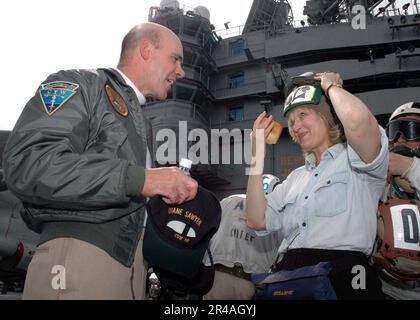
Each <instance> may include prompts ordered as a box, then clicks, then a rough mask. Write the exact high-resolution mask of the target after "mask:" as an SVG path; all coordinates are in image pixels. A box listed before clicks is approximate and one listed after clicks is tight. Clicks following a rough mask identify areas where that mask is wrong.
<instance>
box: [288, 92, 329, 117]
mask: <svg viewBox="0 0 420 320" xmlns="http://www.w3.org/2000/svg"><path fill="white" fill-rule="evenodd" d="M321 97H322V89H321V87H320V86H312V85H305V86H300V87H296V88H295V89H293V91H292V92H290V94H289V95H288V96H287V98H286V100H285V102H284V108H283V116H284V117H286V114H287V113H288V112H289V111H290V110H293V109H295V108H297V107H302V106H308V105H318V104H319V103H320V102H321Z"/></svg>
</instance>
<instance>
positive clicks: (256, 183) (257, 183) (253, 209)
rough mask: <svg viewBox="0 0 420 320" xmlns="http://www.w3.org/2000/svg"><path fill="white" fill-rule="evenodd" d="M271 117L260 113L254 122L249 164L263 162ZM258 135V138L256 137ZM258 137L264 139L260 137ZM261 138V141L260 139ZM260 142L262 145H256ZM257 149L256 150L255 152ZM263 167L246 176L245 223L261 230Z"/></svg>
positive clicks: (271, 123) (262, 217)
mask: <svg viewBox="0 0 420 320" xmlns="http://www.w3.org/2000/svg"><path fill="white" fill-rule="evenodd" d="M273 125H274V124H273V118H272V116H270V117H268V118H267V117H265V112H263V113H261V114H260V115H259V116H258V117H257V119H256V120H255V122H254V127H253V129H252V136H251V142H252V162H251V165H256V164H258V163H262V164H264V158H265V139H266V138H267V136H268V134H269V133H270V131H271V130H272V129H273ZM259 129H260V130H264V136H262V135H259V132H261V131H259ZM257 137H259V139H257ZM260 137H261V138H262V137H263V138H264V139H260ZM260 140H263V141H260ZM257 141H258V143H262V145H257ZM257 151H258V152H257ZM263 169H264V168H258V170H255V172H254V173H256V174H250V175H249V177H248V186H247V190H246V215H247V225H248V227H250V228H251V229H255V230H263V229H265V209H266V207H267V201H266V199H265V195H264V191H263V188H262V185H263V179H262V172H263V171H264V170H263Z"/></svg>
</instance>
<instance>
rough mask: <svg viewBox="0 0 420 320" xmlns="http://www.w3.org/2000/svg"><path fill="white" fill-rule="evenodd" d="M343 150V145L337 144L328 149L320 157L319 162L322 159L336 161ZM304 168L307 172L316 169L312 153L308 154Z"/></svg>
mask: <svg viewBox="0 0 420 320" xmlns="http://www.w3.org/2000/svg"><path fill="white" fill-rule="evenodd" d="M344 149H345V147H344V144H343V143H337V144H335V145H333V146H331V147H329V148H328V149H327V150H325V152H324V153H323V154H322V156H321V161H322V160H323V159H336V158H337V157H338V156H339V154H340V153H341V152H342V151H343V150H344ZM305 167H306V169H307V170H313V169H314V168H315V167H316V158H315V155H314V154H313V153H310V154H308V155H307V156H306V158H305Z"/></svg>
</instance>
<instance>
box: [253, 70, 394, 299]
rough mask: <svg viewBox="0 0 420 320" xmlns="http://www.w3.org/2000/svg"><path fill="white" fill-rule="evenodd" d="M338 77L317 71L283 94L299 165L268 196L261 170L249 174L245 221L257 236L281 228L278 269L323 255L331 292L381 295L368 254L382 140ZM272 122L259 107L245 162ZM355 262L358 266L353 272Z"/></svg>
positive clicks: (384, 162)
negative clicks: (299, 155)
mask: <svg viewBox="0 0 420 320" xmlns="http://www.w3.org/2000/svg"><path fill="white" fill-rule="evenodd" d="M342 84H343V81H342V79H341V76H340V75H339V74H337V73H333V72H324V73H317V74H315V75H314V76H313V81H312V82H311V83H310V84H305V85H300V86H298V87H296V88H295V89H294V90H293V91H292V92H291V93H290V94H289V95H288V97H287V99H286V100H285V103H284V111H283V115H284V117H285V118H286V119H287V123H288V129H289V133H290V135H291V137H292V139H293V140H294V141H295V142H296V143H298V144H299V145H300V147H301V149H302V151H303V153H304V156H305V164H304V166H302V167H299V168H297V169H295V170H294V171H292V172H291V173H290V174H289V176H288V177H287V178H286V180H284V181H283V182H282V183H281V184H280V185H278V186H277V187H276V189H275V190H274V192H272V193H271V194H268V195H264V192H262V191H261V190H260V188H259V186H260V184H261V183H262V176H261V175H258V174H255V175H250V176H249V178H248V187H247V197H246V208H247V222H248V226H249V227H250V228H252V229H255V230H257V234H259V235H265V234H267V233H270V232H278V231H280V233H281V234H282V235H283V237H284V241H285V246H283V245H282V248H283V247H284V248H286V249H285V252H284V256H283V259H282V260H281V261H280V262H279V263H278V264H277V267H278V269H279V270H295V269H298V268H301V267H306V266H313V265H317V264H318V263H319V262H330V264H331V267H332V269H331V271H330V273H329V275H328V277H329V279H330V281H331V284H332V287H333V288H334V291H335V293H336V296H337V298H338V299H372V298H374V299H381V298H383V294H382V291H381V282H380V281H379V279H378V276H377V274H376V272H375V270H374V269H373V268H372V267H371V266H370V265H369V260H368V256H369V255H370V254H371V252H372V247H373V244H374V240H375V235H376V225H377V224H376V212H377V208H378V201H379V199H380V197H381V195H382V194H383V192H384V190H385V185H386V177H387V169H388V159H389V158H388V139H387V137H386V134H385V130H384V129H383V128H381V127H380V126H379V125H378V123H377V121H376V119H375V117H374V116H373V114H372V113H371V112H370V111H369V109H368V107H367V106H366V105H365V104H364V103H363V102H362V101H361V100H360V99H358V98H357V97H356V96H354V95H352V94H351V93H349V92H348V91H346V90H345V89H344V88H343V87H342ZM271 129H272V118H271V117H266V116H265V114H264V113H262V114H260V115H259V116H258V117H257V119H256V120H255V122H254V127H253V132H252V135H251V138H252V145H253V148H252V152H253V155H252V156H253V159H252V160H253V162H252V163H258V162H259V163H261V162H262V163H264V160H262V161H261V159H260V158H258V157H264V156H265V152H258V153H257V152H256V150H257V149H258V148H260V149H259V150H261V145H263V147H264V148H265V143H264V141H263V137H266V136H267V135H268V134H269V133H270V131H271ZM262 130H263V131H262ZM261 133H263V135H264V136H263V135H262V134H261ZM282 253H283V252H282ZM355 267H357V268H356V269H357V270H363V271H360V274H359V276H360V277H359V278H357V275H358V274H357V272H356V273H354V272H355ZM358 281H359V282H358ZM355 282H358V283H359V285H357V283H356V284H355Z"/></svg>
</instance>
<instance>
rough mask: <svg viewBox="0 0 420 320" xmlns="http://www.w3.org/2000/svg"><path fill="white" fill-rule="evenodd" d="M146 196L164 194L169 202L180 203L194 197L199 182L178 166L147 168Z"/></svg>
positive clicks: (163, 197) (143, 192)
mask: <svg viewBox="0 0 420 320" xmlns="http://www.w3.org/2000/svg"><path fill="white" fill-rule="evenodd" d="M144 180H145V181H144V186H143V191H142V192H141V194H142V195H143V196H144V197H152V196H154V195H160V196H162V199H163V201H165V202H166V203H168V204H180V203H184V202H186V201H189V200H191V199H194V198H195V196H196V194H197V189H198V183H197V181H195V180H194V179H192V178H191V177H189V176H187V175H186V174H185V173H184V172H182V171H181V170H180V169H179V168H177V167H167V168H153V169H145V179H144Z"/></svg>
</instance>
